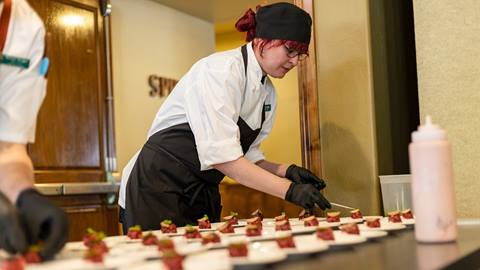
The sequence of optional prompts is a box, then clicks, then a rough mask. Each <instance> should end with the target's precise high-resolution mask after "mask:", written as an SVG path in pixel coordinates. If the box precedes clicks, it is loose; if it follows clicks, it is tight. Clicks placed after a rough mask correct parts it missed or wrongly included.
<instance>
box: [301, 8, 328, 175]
mask: <svg viewBox="0 0 480 270" xmlns="http://www.w3.org/2000/svg"><path fill="white" fill-rule="evenodd" d="M313 2H314V0H295V1H294V3H295V5H297V6H298V7H301V8H303V9H304V10H305V11H306V12H308V13H309V14H310V16H311V17H312V19H313V21H314V22H315V20H314V18H315V17H314V9H313ZM308 54H309V57H307V58H306V59H305V60H303V61H302V62H300V63H299V64H298V66H297V67H298V91H299V100H300V129H301V131H300V132H301V134H300V137H301V140H302V141H301V147H302V163H303V166H304V167H306V168H308V169H309V170H311V171H312V172H313V173H315V174H316V175H318V176H322V163H321V149H320V119H319V115H320V114H319V108H318V90H317V85H318V84H317V65H316V63H317V59H316V50H315V23H312V37H311V40H310V46H309V48H308Z"/></svg>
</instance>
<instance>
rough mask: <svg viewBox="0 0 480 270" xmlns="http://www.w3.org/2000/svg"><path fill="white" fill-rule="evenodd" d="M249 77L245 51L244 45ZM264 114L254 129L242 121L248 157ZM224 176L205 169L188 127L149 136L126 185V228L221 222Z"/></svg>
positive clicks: (124, 219)
mask: <svg viewBox="0 0 480 270" xmlns="http://www.w3.org/2000/svg"><path fill="white" fill-rule="evenodd" d="M241 51H242V57H243V62H244V67H245V76H246V75H247V64H248V63H247V61H248V60H247V59H248V55H247V49H246V46H245V45H244V46H242V48H241ZM263 107H264V108H263V110H262V124H261V126H260V128H258V129H255V130H252V129H251V128H250V127H249V126H248V124H247V123H246V122H245V121H244V120H243V119H242V118H239V119H238V122H237V125H238V128H239V130H240V143H241V146H242V150H243V153H244V154H245V153H246V152H247V151H248V149H249V148H250V145H251V144H252V143H253V142H254V141H255V139H256V138H257V136H258V134H259V133H260V130H261V127H262V125H263V123H264V121H265V106H263ZM224 176H225V175H224V174H223V173H221V172H220V171H218V170H216V169H211V170H206V171H201V170H200V161H199V159H198V152H197V148H196V145H195V138H194V136H193V133H192V131H191V129H190V126H189V124H188V123H184V124H179V125H175V126H172V127H169V128H166V129H163V130H160V131H158V132H157V133H155V134H153V135H152V136H150V138H149V139H148V141H147V142H146V143H145V145H144V146H143V148H142V149H141V151H140V153H139V155H138V158H137V160H136V162H135V165H134V166H133V169H132V171H131V173H130V176H129V179H128V183H127V186H126V194H125V196H126V198H125V209H124V210H123V209H122V212H123V213H122V217H121V219H122V220H121V222H122V223H123V226H124V228H128V227H131V226H134V225H141V226H142V229H144V230H157V229H159V228H160V222H161V221H162V220H164V219H170V220H172V221H173V222H174V223H175V224H177V226H185V225H186V224H192V225H194V224H196V223H197V219H199V218H201V217H203V215H205V214H207V215H208V216H209V218H210V220H211V221H212V222H218V221H219V220H220V213H221V200H220V193H219V190H218V185H219V183H220V181H222V179H223V177H224Z"/></svg>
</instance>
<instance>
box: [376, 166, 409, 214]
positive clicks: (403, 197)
mask: <svg viewBox="0 0 480 270" xmlns="http://www.w3.org/2000/svg"><path fill="white" fill-rule="evenodd" d="M379 177H380V186H381V190H382V201H383V212H384V214H385V216H386V215H387V213H388V212H391V211H396V210H398V211H402V210H405V209H408V208H410V209H412V191H411V178H410V174H399V175H380V176H379ZM412 211H414V210H413V209H412ZM414 213H415V212H414Z"/></svg>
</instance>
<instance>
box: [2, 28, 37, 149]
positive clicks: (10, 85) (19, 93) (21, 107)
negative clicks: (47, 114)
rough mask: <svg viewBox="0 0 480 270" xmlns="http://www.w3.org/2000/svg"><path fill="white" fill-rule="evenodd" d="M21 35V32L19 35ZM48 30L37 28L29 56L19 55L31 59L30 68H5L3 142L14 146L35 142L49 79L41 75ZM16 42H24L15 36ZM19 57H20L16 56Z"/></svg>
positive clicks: (3, 84) (27, 54) (3, 81)
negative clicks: (40, 69)
mask: <svg viewBox="0 0 480 270" xmlns="http://www.w3.org/2000/svg"><path fill="white" fill-rule="evenodd" d="M20 34H21V33H20ZM44 37H45V30H44V28H43V26H42V27H38V30H37V31H36V32H35V35H34V37H32V39H31V40H30V42H31V49H30V51H29V52H28V53H26V54H25V55H24V56H23V55H18V57H26V58H28V59H30V66H29V67H28V68H27V69H21V68H19V67H10V66H5V67H2V68H4V70H6V71H7V72H8V73H9V74H8V75H7V77H6V78H5V79H4V80H2V82H0V140H2V141H7V142H14V143H27V142H34V140H35V126H36V121H37V114H38V110H39V109H40V105H41V104H42V102H43V99H44V98H45V93H46V80H45V78H44V77H43V76H40V74H39V66H40V62H41V60H42V58H43V55H44V47H45V41H44ZM12 38H14V40H13V42H25V40H22V39H21V38H24V37H21V36H20V37H15V36H12ZM13 56H17V55H13Z"/></svg>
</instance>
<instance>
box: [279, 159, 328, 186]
mask: <svg viewBox="0 0 480 270" xmlns="http://www.w3.org/2000/svg"><path fill="white" fill-rule="evenodd" d="M285 178H288V179H290V180H292V181H293V182H295V183H299V184H311V185H313V186H314V187H315V188H316V189H318V190H321V189H324V188H325V187H326V186H327V185H326V184H325V181H323V180H322V179H320V178H318V177H317V176H316V175H315V174H313V173H312V172H311V171H309V170H307V169H305V168H302V167H298V166H297V165H295V164H292V165H290V166H288V168H287V171H286V172H285Z"/></svg>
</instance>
